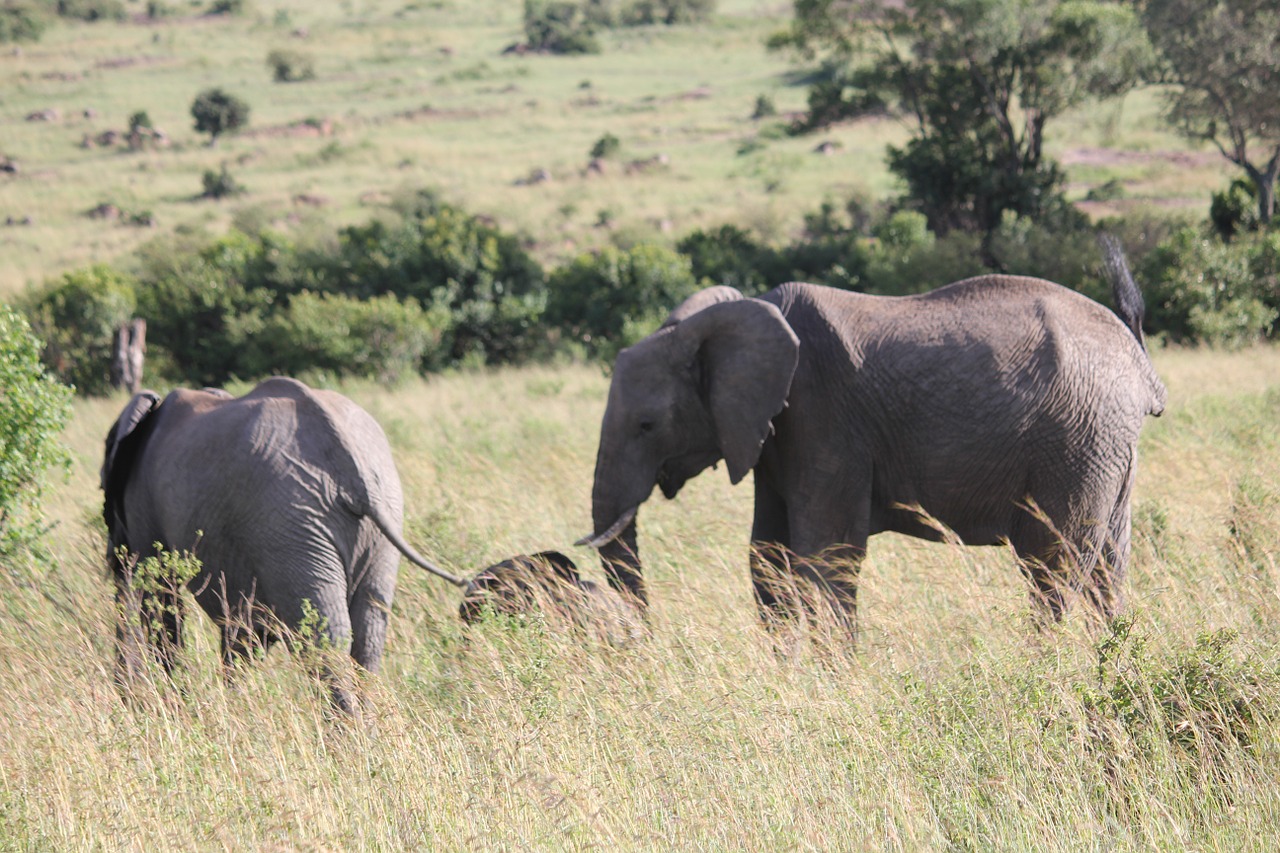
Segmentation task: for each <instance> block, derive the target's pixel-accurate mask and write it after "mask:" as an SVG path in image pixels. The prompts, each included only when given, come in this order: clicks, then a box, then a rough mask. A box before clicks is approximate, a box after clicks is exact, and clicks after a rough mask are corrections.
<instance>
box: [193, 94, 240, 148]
mask: <svg viewBox="0 0 1280 853" xmlns="http://www.w3.org/2000/svg"><path fill="white" fill-rule="evenodd" d="M191 116H192V118H194V119H195V120H196V124H195V129H196V131H198V132H200V133H207V134H209V144H210V145H213V144H214V143H215V142H217V139H218V137H219V136H221V135H222V134H224V133H229V132H231V131H233V130H237V129H238V128H241V127H244V126H245V125H246V124H248V123H249V105H248V104H247V103H245V102H244V101H243V100H241V99H240V98H237V97H236V96H235V95H232V94H230V93H228V92H225V91H223V90H222V89H218V88H213V89H205V90H204V91H203V92H201V93H200V94H198V95H196V99H195V100H194V101H192V102H191Z"/></svg>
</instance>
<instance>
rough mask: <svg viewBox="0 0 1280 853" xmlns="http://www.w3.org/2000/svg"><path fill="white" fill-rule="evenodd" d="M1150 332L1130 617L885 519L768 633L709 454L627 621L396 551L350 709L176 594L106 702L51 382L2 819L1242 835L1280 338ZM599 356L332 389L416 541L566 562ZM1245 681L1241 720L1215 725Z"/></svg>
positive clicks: (115, 406)
mask: <svg viewBox="0 0 1280 853" xmlns="http://www.w3.org/2000/svg"><path fill="white" fill-rule="evenodd" d="M1155 362H1156V366H1157V369H1158V370H1159V371H1160V373H1161V375H1162V376H1163V377H1164V379H1165V381H1166V382H1167V384H1168V386H1169V391H1170V406H1169V411H1168V412H1167V413H1166V414H1165V416H1164V417H1162V418H1160V419H1158V420H1152V421H1149V422H1148V424H1147V427H1146V430H1145V432H1144V434H1143V439H1142V453H1143V457H1142V461H1141V466H1140V475H1139V482H1138V490H1137V496H1136V498H1135V509H1136V512H1135V515H1136V518H1137V522H1136V532H1135V564H1134V566H1133V568H1132V571H1131V576H1130V581H1129V585H1128V586H1129V590H1128V591H1129V601H1130V610H1129V616H1130V618H1131V619H1132V624H1131V627H1130V628H1127V629H1126V628H1125V627H1124V626H1119V627H1118V628H1117V630H1116V632H1115V633H1114V635H1108V633H1107V632H1106V631H1105V630H1102V629H1097V628H1093V627H1091V626H1090V624H1089V620H1088V619H1086V618H1085V617H1084V614H1083V612H1082V611H1081V610H1080V609H1079V608H1077V609H1076V610H1075V611H1073V613H1072V615H1071V616H1070V617H1069V618H1068V620H1067V621H1066V622H1065V623H1064V624H1063V625H1061V626H1058V627H1053V628H1051V629H1048V630H1044V631H1037V630H1036V629H1035V628H1034V627H1033V626H1032V618H1031V610H1030V606H1029V603H1028V595H1027V589H1026V586H1025V585H1024V583H1023V581H1022V580H1021V578H1020V576H1019V574H1018V572H1017V571H1016V569H1015V568H1014V566H1013V563H1012V560H1011V558H1010V555H1009V554H1008V553H1007V552H1006V551H1005V549H1000V548H987V549H964V548H953V547H948V546H944V545H934V544H928V543H922V542H918V541H915V540H909V539H906V538H902V537H896V536H893V535H883V536H879V537H876V538H875V539H873V541H872V545H871V554H870V556H869V558H868V560H867V562H866V565H865V566H864V568H863V572H862V584H861V589H860V594H859V605H860V613H859V619H860V629H861V640H860V644H859V647H858V650H857V653H856V654H855V655H852V656H850V657H848V658H845V659H835V660H832V659H830V658H826V659H822V658H818V657H815V656H813V655H811V654H809V653H808V652H804V651H802V652H801V653H799V654H798V655H797V656H795V657H793V658H790V659H787V658H780V657H778V656H776V655H775V654H774V652H773V650H772V647H771V645H770V642H769V640H768V638H767V636H766V634H765V633H764V632H763V631H762V630H761V629H760V627H759V625H758V623H757V620H756V615H755V608H754V604H753V602H752V599H751V591H750V585H749V581H748V578H747V570H746V553H745V548H746V540H747V535H748V529H749V524H750V514H751V510H750V504H751V489H750V486H749V485H747V484H744V485H742V486H739V487H737V488H732V487H730V486H729V484H728V482H727V478H726V477H725V476H724V475H723V473H720V472H708V473H706V474H704V475H703V476H701V477H699V478H696V479H695V480H693V481H691V482H690V483H689V485H688V486H687V487H686V489H685V491H684V492H682V493H681V495H680V496H679V498H678V499H677V500H675V501H670V502H668V501H664V500H661V499H660V498H658V497H655V498H654V499H653V500H652V501H650V502H649V503H648V504H646V506H645V507H644V510H643V511H642V513H641V521H640V523H641V533H640V535H641V547H642V548H643V549H644V554H645V557H646V564H647V569H648V574H649V577H650V578H651V582H652V587H651V595H652V598H653V635H652V638H651V639H649V640H648V641H646V642H644V643H642V644H640V645H639V646H637V647H634V648H631V649H627V650H621V651H619V650H616V649H612V648H607V647H599V646H595V645H592V644H590V643H585V642H583V641H581V640H579V639H577V638H575V637H573V636H564V635H559V634H555V633H550V632H546V631H540V630H538V629H536V628H531V629H526V630H515V629H510V628H504V627H502V626H497V625H495V626H489V627H487V628H485V629H484V630H482V631H480V632H478V633H476V634H473V635H471V636H469V637H468V636H465V635H464V633H463V631H462V628H461V625H460V623H459V622H458V620H457V617H456V607H457V604H458V594H457V592H456V590H453V589H451V588H448V587H446V586H445V585H444V584H442V583H440V582H439V581H437V580H434V579H432V578H429V577H427V576H425V575H424V574H423V573H421V572H419V571H417V570H415V569H414V568H412V567H410V566H407V565H406V566H405V567H404V568H402V571H401V575H400V588H399V590H398V592H397V597H396V602H395V606H394V614H393V617H392V622H391V634H390V637H389V640H388V646H387V659H386V662H385V668H384V672H383V673H382V675H381V676H380V677H378V678H376V679H374V680H373V681H372V683H371V684H370V685H369V691H370V694H371V696H372V697H373V699H374V702H375V709H376V710H375V712H374V715H373V716H374V718H375V720H376V723H377V736H376V737H375V738H371V737H368V736H367V735H366V734H365V733H363V732H359V731H347V730H345V729H344V728H343V727H342V726H338V725H335V724H333V723H332V722H331V721H329V720H327V719H326V715H327V712H326V705H325V701H324V698H323V695H322V691H321V690H320V689H319V688H318V687H317V686H316V685H315V684H314V683H313V682H311V681H310V680H309V679H308V677H307V676H306V675H305V673H304V671H303V667H302V666H301V665H300V664H299V663H298V662H297V661H296V660H294V659H292V658H290V656H288V655H287V654H284V653H283V652H281V651H278V650H277V651H274V652H272V653H271V654H270V655H269V656H268V658H267V660H266V661H265V662H264V664H263V665H262V666H259V667H257V668H255V669H253V670H251V671H249V672H248V673H246V674H245V675H244V677H243V678H242V680H241V681H240V682H239V684H238V686H236V687H235V688H231V689H228V688H227V687H225V686H224V685H223V683H222V682H221V680H220V678H219V676H218V672H217V665H216V657H217V655H216V636H215V632H214V631H213V629H212V626H211V625H210V623H209V622H208V620H207V619H205V618H204V616H203V615H200V614H196V618H194V619H193V620H192V622H191V623H190V627H189V631H188V637H189V640H190V642H191V654H190V656H189V658H190V663H189V666H188V667H187V669H186V670H185V671H184V672H183V673H182V674H181V676H180V681H181V683H182V685H183V690H182V691H181V692H177V691H173V690H171V689H168V688H165V687H164V686H163V685H161V686H159V687H158V689H157V692H156V698H155V701H154V702H152V703H150V704H146V705H143V706H141V707H130V706H126V705H125V704H123V703H122V702H121V701H120V699H119V697H118V695H117V694H116V693H115V690H114V688H113V686H112V681H111V660H112V638H113V628H112V625H113V622H112V619H113V616H112V607H111V593H110V585H109V582H108V580H107V579H106V577H105V575H104V569H103V567H102V560H101V553H102V549H103V537H102V532H101V526H100V525H101V523H100V521H99V511H100V500H101V498H100V493H99V492H98V490H97V470H98V466H99V464H100V461H101V460H100V457H101V452H102V437H103V435H104V434H105V431H106V429H107V427H108V426H109V424H110V423H111V421H112V419H113V418H114V417H115V415H116V413H117V412H118V410H119V408H120V406H121V405H122V404H123V399H121V398H116V399H109V400H81V401H78V402H77V404H76V410H75V415H74V419H73V421H72V423H71V424H70V426H69V428H68V431H67V441H68V443H69V444H70V446H71V448H72V451H73V457H74V460H75V464H74V466H73V470H72V473H71V476H70V478H69V480H68V481H67V482H65V483H63V484H60V485H59V486H58V487H57V488H56V489H55V490H54V491H53V492H52V494H51V495H50V497H49V499H48V509H49V513H50V519H51V521H52V522H53V523H54V525H55V526H54V527H52V529H51V530H50V532H49V534H48V535H47V536H46V538H45V549H46V552H47V553H46V554H45V555H44V557H42V558H39V559H35V560H31V561H28V562H15V563H13V564H11V565H6V566H4V567H3V569H0V684H4V685H5V697H4V702H5V708H4V713H3V714H0V840H2V842H0V846H2V847H4V848H5V849H15V850H16V849H97V848H103V847H106V848H113V849H114V848H120V847H128V848H140V849H155V848H166V849H220V848H236V849H246V848H248V849H261V848H268V847H280V848H288V849H442V850H443V849H463V848H474V847H482V848H492V849H503V850H506V849H538V850H563V849H572V850H577V849H586V848H589V847H604V848H608V849H635V850H653V849H672V848H695V849H715V850H743V849H787V848H800V849H890V850H919V849H944V848H945V849H952V848H954V849H976V850H989V849H1016V850H1024V849H1037V850H1080V849H1104V848H1105V849H1119V850H1139V849H1142V850H1145V849H1152V848H1156V849H1178V850H1182V849H1232V850H1236V849H1257V850H1263V849H1271V848H1274V847H1275V846H1276V844H1277V843H1278V842H1280V830H1277V826H1280V821H1278V820H1277V815H1278V814H1280V794H1277V790H1276V786H1275V779H1276V777H1277V775H1278V774H1280V740H1278V739H1277V736H1276V731H1277V730H1276V728H1275V725H1276V715H1277V713H1278V712H1280V704H1278V703H1277V700H1276V696H1277V693H1276V687H1277V683H1278V681H1277V679H1278V678H1280V632H1278V629H1277V625H1280V619H1278V618H1277V617H1278V616H1280V598H1277V590H1278V587H1277V580H1278V579H1280V578H1278V576H1277V557H1278V555H1280V488H1278V487H1277V483H1280V463H1278V462H1277V460H1278V459H1280V438H1278V437H1277V434H1276V432H1275V429H1274V425H1275V423H1276V419H1277V416H1280V383H1278V382H1277V379H1276V377H1277V376H1280V349H1276V348H1255V349H1249V350H1244V351H1240V352H1236V353H1222V352H1209V351H1193V350H1166V351H1161V352H1158V353H1156V355H1155ZM606 388H607V379H606V378H605V377H604V376H602V375H601V372H600V371H599V369H597V368H589V367H581V366H564V367H542V368H529V369H504V370H499V371H495V372H483V373H455V374H450V375H445V376H441V377H436V378H432V379H431V380H426V381H415V382H412V383H409V384H408V385H405V386H403V387H401V388H399V389H397V390H387V389H384V388H379V387H376V386H369V385H353V386H348V387H347V388H346V389H345V390H346V391H347V392H348V393H349V394H350V395H351V396H352V397H353V398H355V399H356V400H357V401H358V402H360V403H361V404H362V405H364V406H365V407H367V408H368V409H369V410H370V411H371V412H372V413H373V414H374V415H375V416H376V417H377V418H378V420H379V421H380V422H381V423H382V424H383V425H384V428H385V429H386V431H387V433H388V435H389V437H390V439H391V441H392V444H393V447H394V450H395V453H396V457H397V461H398V464H399V467H400V471H401V475H402V478H403V480H404V482H405V490H406V498H407V513H406V520H407V528H408V531H409V537H410V539H411V540H412V541H413V542H414V543H415V544H416V545H418V546H419V547H420V548H421V549H422V550H424V551H425V552H426V553H427V554H428V555H429V556H431V557H433V558H435V559H437V560H439V561H441V562H442V563H443V564H444V565H446V566H447V567H449V568H452V569H454V570H456V571H459V572H462V573H466V574H470V573H472V572H474V571H477V570H479V569H480V568H482V567H484V566H485V565H488V564H489V563H490V562H492V561H494V560H496V559H499V558H502V557H506V556H510V555H512V554H516V553H521V552H529V551H533V550H538V549H542V548H551V547H558V548H562V549H565V550H567V551H568V552H569V553H570V554H572V555H573V556H574V557H575V558H576V559H577V560H578V561H579V563H580V565H582V566H583V567H584V573H585V574H587V575H588V576H590V577H594V578H596V579H599V577H600V570H599V568H598V566H596V565H595V562H594V560H593V558H592V556H591V555H590V554H589V553H588V552H586V551H585V550H583V549H574V548H571V547H569V543H570V542H572V541H573V540H574V539H575V538H577V537H578V536H580V535H582V534H584V533H586V532H587V527H588V526H589V524H590V506H589V500H590V498H589V494H590V486H591V475H592V466H593V460H594V453H595V444H596V438H597V434H598V426H599V422H600V416H601V413H602V410H603V406H604V399H605V392H606ZM1224 629H1225V630H1229V631H1234V632H1236V639H1235V640H1234V641H1230V639H1229V635H1222V634H1218V635H1214V632H1218V631H1222V630H1224ZM1126 630H1127V631H1128V633H1127V634H1126ZM1202 635H1205V638H1204V639H1201V637H1202ZM1108 636H1110V637H1111V640H1112V641H1113V643H1114V644H1115V646H1116V649H1117V651H1115V652H1114V653H1113V657H1112V658H1111V661H1112V662H1110V663H1107V664H1104V665H1103V666H1102V667H1101V668H1100V667H1099V656H1098V653H1097V651H1096V648H1097V647H1098V646H1099V644H1101V643H1102V642H1103V641H1104V640H1106V639H1107V638H1108ZM1215 636H1216V639H1215V638H1214V637H1215ZM1198 643H1199V644H1200V645H1197V644H1198ZM1214 643H1218V644H1219V645H1221V646H1222V648H1224V649H1225V651H1224V652H1222V653H1221V654H1220V653H1218V652H1216V651H1214V649H1215V648H1217V647H1215V646H1214ZM1161 701H1164V702H1166V703H1167V704H1166V705H1165V706H1161V705H1160V703H1161ZM1153 707H1165V709H1166V710H1165V711H1164V712H1163V713H1162V714H1159V715H1156V716H1150V711H1151V709H1152V708H1153ZM1246 711H1248V712H1249V713H1251V714H1253V715H1254V716H1253V720H1252V722H1250V723H1249V724H1248V725H1247V727H1246V728H1247V731H1248V739H1247V742H1246V743H1245V744H1243V745H1242V744H1240V743H1238V742H1236V741H1235V740H1234V739H1231V738H1224V736H1223V732H1225V731H1228V730H1229V725H1230V724H1232V723H1235V722H1239V721H1240V720H1242V719H1243V718H1244V716H1245V712H1246ZM1144 714H1147V715H1148V716H1143V715H1144Z"/></svg>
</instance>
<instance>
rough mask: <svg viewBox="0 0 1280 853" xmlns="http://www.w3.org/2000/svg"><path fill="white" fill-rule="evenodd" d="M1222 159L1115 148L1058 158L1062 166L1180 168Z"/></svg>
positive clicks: (1080, 150)
mask: <svg viewBox="0 0 1280 853" xmlns="http://www.w3.org/2000/svg"><path fill="white" fill-rule="evenodd" d="M1221 159H1222V155H1221V154H1219V153H1217V152H1216V151H1122V150H1120V149H1117V148H1072V149H1071V150H1069V151H1065V152H1063V154H1062V155H1061V156H1060V157H1058V162H1059V163H1061V164H1062V165H1064V166H1128V165H1142V164H1144V163H1169V164H1170V165H1173V166H1180V167H1182V168H1200V167H1203V166H1210V165H1213V164H1215V163H1217V162H1218V161H1220V160H1221Z"/></svg>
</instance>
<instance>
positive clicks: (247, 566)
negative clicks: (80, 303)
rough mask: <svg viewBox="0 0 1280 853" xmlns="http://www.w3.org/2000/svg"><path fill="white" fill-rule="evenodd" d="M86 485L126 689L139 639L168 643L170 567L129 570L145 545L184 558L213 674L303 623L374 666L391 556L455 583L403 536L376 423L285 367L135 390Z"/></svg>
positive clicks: (171, 657)
mask: <svg viewBox="0 0 1280 853" xmlns="http://www.w3.org/2000/svg"><path fill="white" fill-rule="evenodd" d="M101 487H102V490H103V498H104V499H103V518H104V520H105V522H106V526H107V538H108V551H107V560H108V565H109V566H110V568H111V571H112V574H113V575H114V578H115V587H116V601H117V608H118V609H119V611H120V613H121V616H122V618H121V619H120V624H119V626H118V628H117V678H118V680H119V681H120V683H121V685H122V687H124V688H125V689H126V690H127V689H128V688H129V686H130V685H131V684H132V683H133V681H134V679H135V678H136V675H137V671H138V668H139V667H140V666H141V665H142V661H143V655H144V654H145V650H146V648H147V647H148V646H149V647H150V649H151V652H152V653H153V654H154V656H155V657H156V659H157V660H158V661H159V662H160V664H161V665H162V666H163V667H164V669H165V670H166V671H171V670H172V668H173V667H174V665H175V662H176V655H177V653H178V652H179V651H180V649H181V646H182V619H183V612H182V609H183V608H182V599H181V597H180V596H179V594H178V592H179V589H178V587H179V585H180V583H181V580H182V579H181V578H176V577H172V576H168V575H166V576H164V577H161V578H160V579H159V580H160V581H161V582H160V583H158V584H156V583H151V584H139V583H137V582H135V579H134V576H133V575H134V569H135V568H136V567H137V566H138V565H139V564H140V563H141V564H142V565H146V564H145V563H142V561H145V560H147V558H149V557H156V556H157V555H158V554H159V553H160V552H161V551H165V552H179V553H181V552H190V553H191V554H192V555H193V556H195V557H196V558H197V559H198V560H199V565H200V568H199V571H198V573H197V574H195V576H194V577H192V578H190V580H189V582H188V583H187V587H188V588H189V589H190V590H191V591H192V593H193V594H194V596H195V599H196V602H197V603H198V604H199V605H200V607H201V608H202V609H203V610H204V611H205V613H207V614H209V616H210V617H212V619H213V620H214V621H215V623H216V624H217V625H218V626H219V627H220V629H221V633H222V661H223V664H224V668H225V669H226V671H227V672H228V673H229V672H230V671H231V669H232V667H233V665H234V664H235V663H237V662H238V661H239V660H241V659H243V658H245V657H246V656H247V655H248V653H249V652H250V651H251V650H253V648H254V647H255V644H257V646H258V647H260V648H263V649H265V648H266V647H269V646H270V645H271V644H272V643H274V642H275V641H276V640H278V639H280V638H281V637H282V636H285V637H289V636H292V637H298V636H305V635H306V633H307V632H308V631H314V632H315V633H316V634H317V636H318V638H321V639H325V640H327V641H328V642H330V643H332V644H333V645H334V646H335V647H338V648H342V647H344V646H348V645H349V651H350V656H351V658H352V659H353V660H354V661H355V663H356V664H358V665H359V667H360V668H362V669H363V670H365V671H367V672H370V673H374V672H377V670H378V667H379V663H380V661H381V659H382V653H383V645H384V643H385V640H386V633H387V619H388V615H389V613H390V608H391V601H392V596H393V595H394V593H395V585H396V573H397V568H398V565H399V561H400V556H401V555H402V554H403V555H404V556H405V557H406V558H408V559H409V560H410V561H411V562H413V563H415V564H417V565H419V566H421V567H423V568H425V569H427V570H428V571H430V572H432V573H434V574H437V575H439V576H441V577H443V578H445V579H446V580H448V581H450V582H451V583H454V584H455V585H458V586H461V585H463V583H464V581H463V580H462V579H461V578H458V577H456V576H454V575H451V574H450V573H448V572H446V571H444V570H442V569H440V568H438V567H437V566H435V565H434V564H432V563H431V562H429V561H428V560H426V559H425V558H423V557H422V556H421V555H419V554H418V553H417V552H416V551H414V550H413V548H412V547H410V546H409V544H408V543H407V542H405V540H404V538H403V536H402V534H401V527H402V523H403V522H402V515H403V502H404V501H403V497H402V493H401V486H400V477H399V474H398V472H397V471H396V466H395V463H394V461H393V460H392V456H391V448H390V446H389V445H388V443H387V439H386V436H385V435H384V434H383V432H382V429H381V428H380V427H379V426H378V423H377V422H376V421H375V420H374V419H373V418H372V417H371V416H370V415H369V414H368V413H367V412H365V411H364V410H363V409H361V408H360V407H359V406H357V405H356V404H355V403H354V402H352V401H351V400H350V399H348V398H346V397H344V396H342V395H341V394H338V393H336V392H333V391H321V390H313V389H311V388H308V387H307V386H306V385H304V384H303V383H301V382H298V381H296V380H294V379H288V378H284V377H274V378H271V379H267V380H266V381H264V382H262V383H261V384H259V385H258V386H257V387H255V388H254V389H253V390H252V391H250V392H249V393H248V394H246V395H245V396H243V397H238V398H236V397H233V396H232V395H231V394H229V393H227V392H225V391H221V390H216V389H203V390H198V391H197V390H190V389H178V390H175V391H173V392H171V393H170V394H169V395H168V396H166V397H165V398H164V400H163V401H162V400H161V399H160V397H159V396H158V395H157V394H155V393H153V392H151V391H142V392H139V393H138V394H135V395H134V396H133V397H132V399H130V400H129V402H128V404H127V405H126V406H125V407H124V410H123V411H122V412H121V414H120V417H119V418H118V419H117V420H116V422H115V424H114V425H113V426H112V427H111V430H110V432H109V433H108V435H107V440H106V448H105V454H104V459H103V464H102V471H101ZM153 565H154V564H153ZM161 565H162V566H163V565H166V564H165V563H163V562H162V563H161ZM166 571H167V570H166ZM162 574H164V573H162ZM139 622H140V623H141V624H139ZM282 629H285V630H282ZM326 678H327V680H328V681H329V684H330V692H331V696H332V699H333V702H334V704H335V705H336V706H337V707H338V708H340V709H341V710H343V711H346V712H348V713H350V714H353V715H354V714H357V713H358V710H359V708H358V706H359V702H358V699H357V697H356V695H355V693H354V692H353V690H352V687H351V686H350V684H349V683H348V681H349V679H348V678H345V677H342V676H339V675H338V674H337V673H336V672H335V671H332V670H329V671H326Z"/></svg>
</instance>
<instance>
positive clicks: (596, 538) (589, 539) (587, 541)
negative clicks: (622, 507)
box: [573, 504, 640, 548]
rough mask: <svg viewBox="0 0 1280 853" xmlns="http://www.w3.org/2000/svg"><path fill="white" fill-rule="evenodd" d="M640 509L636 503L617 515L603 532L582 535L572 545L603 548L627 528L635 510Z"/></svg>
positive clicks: (634, 514)
mask: <svg viewBox="0 0 1280 853" xmlns="http://www.w3.org/2000/svg"><path fill="white" fill-rule="evenodd" d="M639 509H640V505H639V504H636V505H635V506H633V507H632V508H631V509H629V510H627V511H626V512H624V513H623V514H622V515H620V516H618V520H617V521H615V522H614V523H613V526H611V527H610V528H609V529H608V530H606V531H605V532H604V533H595V534H592V535H591V536H583V537H582V538H581V539H579V540H578V541H577V542H574V543H573V544H574V545H588V546H590V547H592V548H603V547H604V546H605V545H608V544H609V543H610V542H612V541H613V540H615V539H617V538H618V536H619V535H620V534H621V533H622V531H624V530H626V529H627V525H629V524H631V522H632V521H634V520H635V517H636V511H637V510H639Z"/></svg>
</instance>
